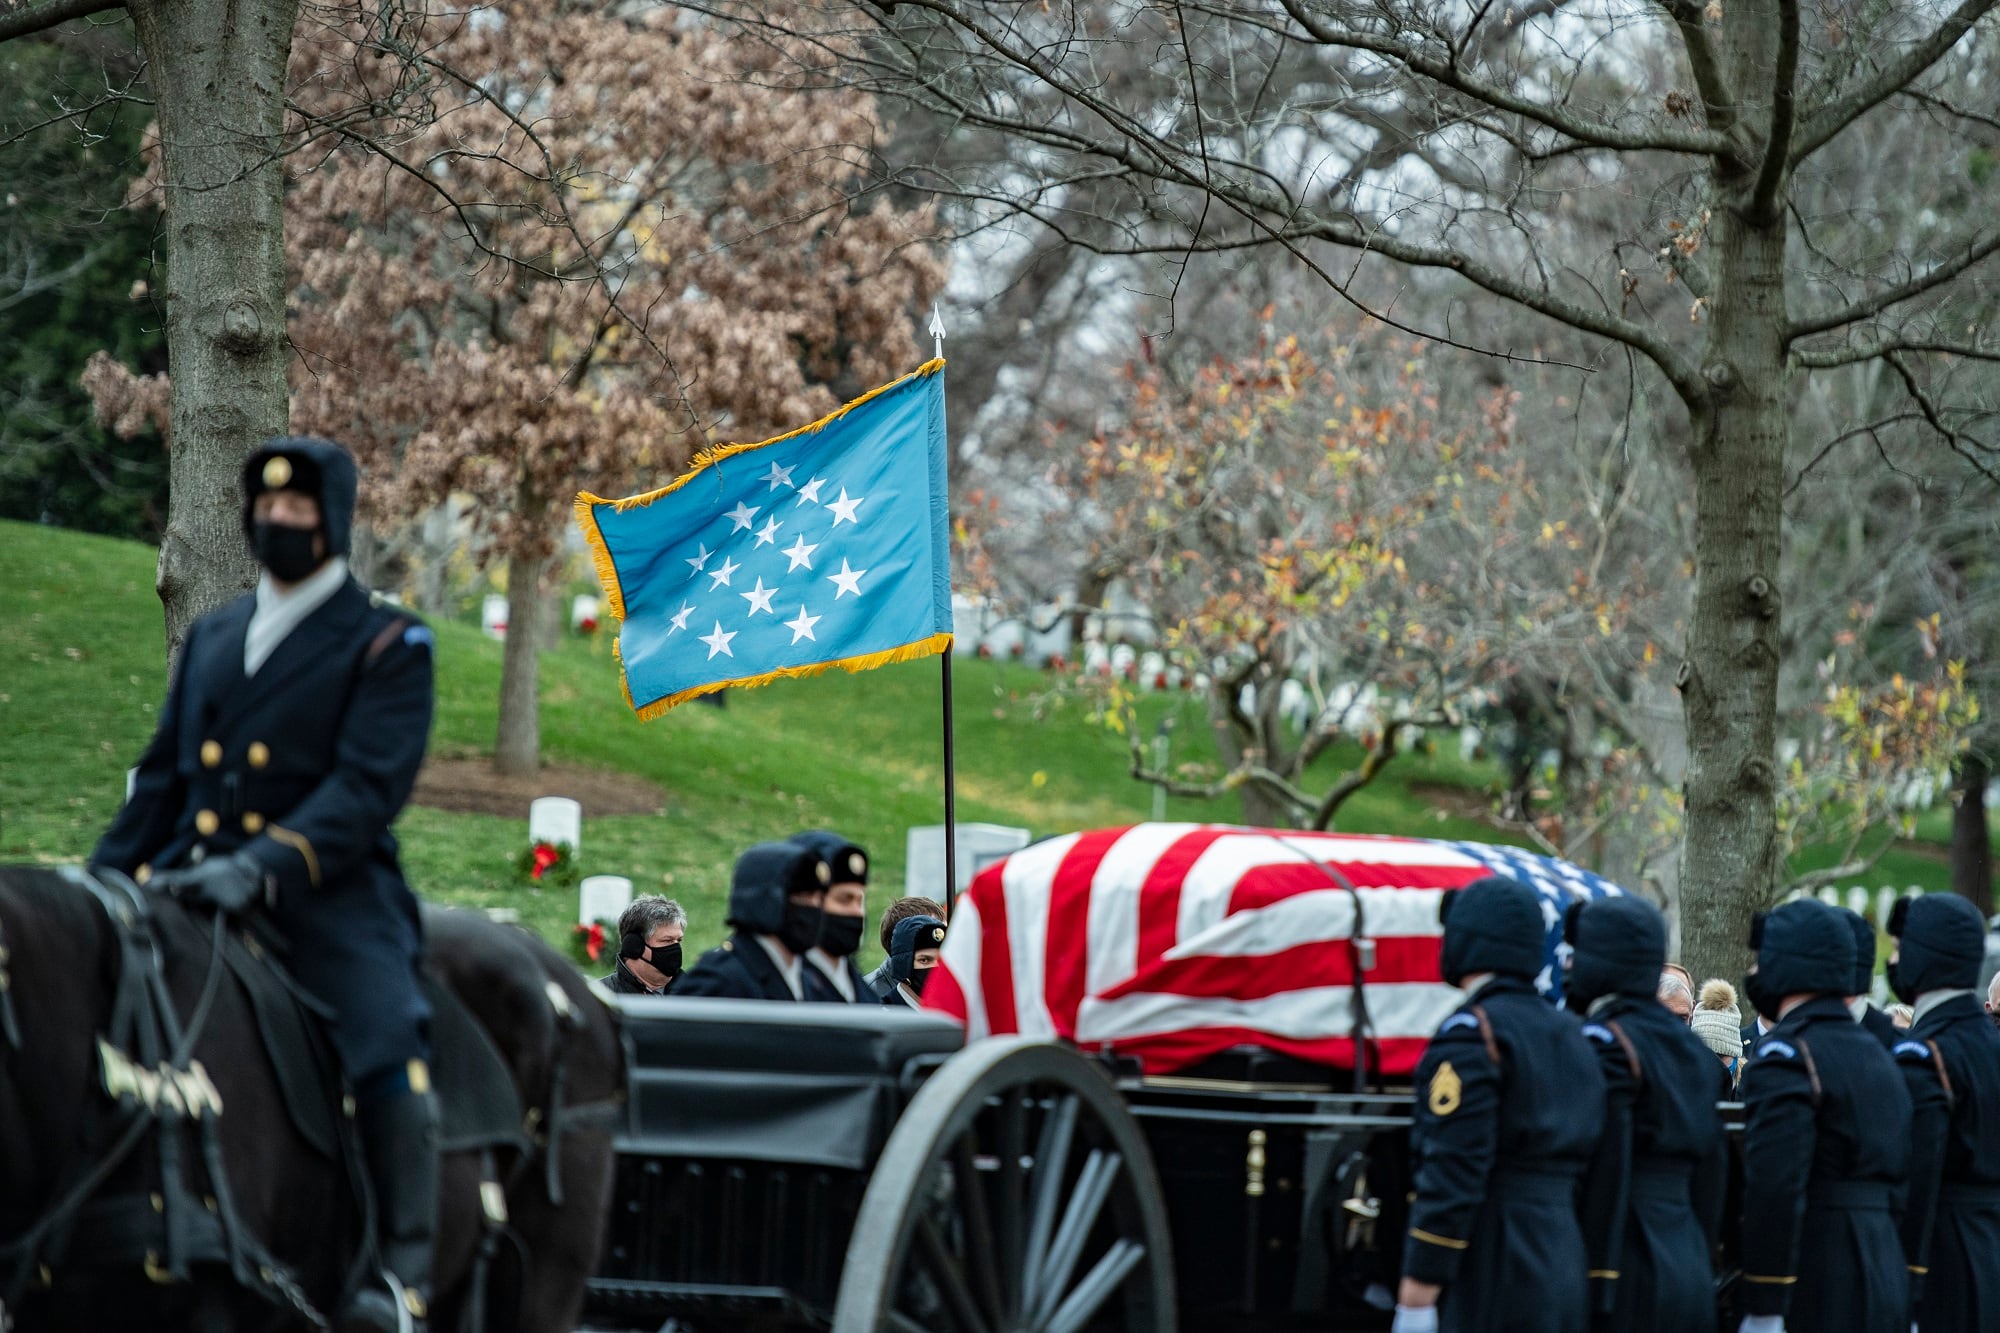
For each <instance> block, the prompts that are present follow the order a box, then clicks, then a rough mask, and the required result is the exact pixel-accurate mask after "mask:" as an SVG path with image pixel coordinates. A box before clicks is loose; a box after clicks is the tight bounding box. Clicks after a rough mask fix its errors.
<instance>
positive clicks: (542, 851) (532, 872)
mask: <svg viewBox="0 0 2000 1333" xmlns="http://www.w3.org/2000/svg"><path fill="white" fill-rule="evenodd" d="M560 860H562V853H561V852H559V851H557V850H556V849H555V848H554V847H552V846H550V845H549V844H548V843H546V842H538V843H536V844H535V863H534V865H533V867H531V868H530V869H529V871H528V878H529V879H540V878H541V877H542V872H543V871H544V870H547V869H548V868H549V867H550V866H552V865H554V864H555V863H556V862H558V861H560ZM595 956H596V955H594V954H593V955H592V957H595Z"/></svg>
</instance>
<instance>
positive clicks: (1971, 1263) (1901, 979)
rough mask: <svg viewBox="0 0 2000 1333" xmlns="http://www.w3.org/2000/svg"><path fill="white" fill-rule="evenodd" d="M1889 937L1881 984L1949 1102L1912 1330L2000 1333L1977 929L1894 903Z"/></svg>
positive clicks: (1938, 908) (1999, 1234)
mask: <svg viewBox="0 0 2000 1333" xmlns="http://www.w3.org/2000/svg"><path fill="white" fill-rule="evenodd" d="M1889 933H1890V934H1891V935H1895V936H1898V937H1899V939H1898V954H1897V957H1896V958H1895V959H1894V960H1892V961H1891V963H1890V965H1889V977H1890V982H1891V984H1892V985H1893V986H1894V987H1895V989H1896V994H1897V996H1898V997H1899V998H1902V999H1905V1000H1906V1001H1911V1002H1914V1003H1916V1004H1917V1005H1918V1006H1919V1016H1918V1018H1917V1021H1916V1023H1915V1024H1914V1025H1912V1027H1911V1029H1910V1032H1909V1036H1910V1038H1911V1039H1912V1040H1914V1041H1916V1042H1918V1043H1919V1044H1921V1045H1922V1046H1923V1047H1924V1049H1925V1050H1926V1051H1928V1052H1931V1053H1933V1054H1934V1056H1935V1058H1936V1059H1937V1060H1938V1062H1939V1064H1940V1066H1941V1067H1942V1069H1943V1071H1944V1077H1945V1078H1946V1079H1948V1080H1949V1083H1950V1089H1949V1091H1950V1097H1951V1101H1950V1119H1949V1123H1948V1124H1947V1126H1946V1128H1945V1131H1944V1133H1943V1134H1942V1135H1940V1136H1939V1138H1940V1139H1941V1145H1940V1146H1941V1149H1942V1152H1941V1162H1940V1167H1941V1175H1942V1179H1943V1182H1944V1183H1943V1185H1942V1187H1941V1188H1940V1189H1939V1191H1938V1199H1937V1211H1936V1220H1935V1222H1934V1223H1933V1226H1932V1230H1931V1236H1930V1256H1929V1257H1930V1263H1929V1268H1930V1272H1929V1273H1928V1274H1927V1275H1926V1276H1925V1277H1924V1280H1923V1288H1922V1294H1921V1296H1920V1297H1919V1298H1918V1300H1917V1326H1918V1328H1919V1329H1921V1330H1922V1333H1986V1331H1987V1330H1991V1329H1996V1328H2000V1032H1996V1031H1994V1028H1993V1024H1992V1022H1991V1021H1990V1020H1989V1019H1988V1017H1987V1014H1986V1011H1985V1009H1984V1008H1983V1007H1982V1005H1981V1004H1980V998H1979V995H1978V993H1977V992H1976V991H1974V990H1972V989H1971V987H1973V986H1974V985H1976V984H1977V982H1978V980H1979V971H1980V966H1981V964H1982V963H1983V961H1984V958H1985V944H1986V925H1985V922H1984V921H1982V920H1981V919H1980V916H1979V909H1978V908H1976V907H1974V906H1973V905H1972V904H1971V903H1968V902H1967V901H1965V899H1963V898H1959V897H1957V896H1955V895H1952V894H1948V893H1940V894H1928V895H1925V896H1924V897H1921V898H1913V899H1905V900H1904V901H1903V902H1901V903H1898V904H1897V905H1896V912H1895V914H1894V915H1893V916H1891V918H1890V922H1889ZM1921 1146H1922V1144H1921V1140H1919V1141H1918V1147H1919V1148H1921ZM1913 1202H1914V1200H1913Z"/></svg>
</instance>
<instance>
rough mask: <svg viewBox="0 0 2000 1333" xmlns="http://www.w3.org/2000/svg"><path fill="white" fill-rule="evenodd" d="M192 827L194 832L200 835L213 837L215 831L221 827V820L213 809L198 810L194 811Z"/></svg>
mask: <svg viewBox="0 0 2000 1333" xmlns="http://www.w3.org/2000/svg"><path fill="white" fill-rule="evenodd" d="M194 827H195V832H197V833H199V834H201V836H202V837H204V838H210V837H214V836H215V831H216V830H217V829H219V828H221V827H222V820H221V819H220V818H218V817H217V816H216V813H215V811H213V810H198V811H196V812H195V817H194Z"/></svg>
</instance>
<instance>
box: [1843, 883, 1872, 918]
mask: <svg viewBox="0 0 2000 1333" xmlns="http://www.w3.org/2000/svg"><path fill="white" fill-rule="evenodd" d="M1847 910H1848V911H1850V912H1852V913H1854V915H1856V916H1867V915H1868V887H1867V886H1866V885H1865V884H1856V885H1855V886H1854V887H1852V888H1850V889H1849V890H1848V891H1847Z"/></svg>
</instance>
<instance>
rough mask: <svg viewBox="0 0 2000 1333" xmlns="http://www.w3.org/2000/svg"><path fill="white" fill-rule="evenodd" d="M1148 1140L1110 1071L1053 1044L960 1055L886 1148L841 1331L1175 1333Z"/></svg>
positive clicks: (848, 1282) (1001, 1045)
mask: <svg viewBox="0 0 2000 1333" xmlns="http://www.w3.org/2000/svg"><path fill="white" fill-rule="evenodd" d="M1171 1250H1172V1247H1171V1243H1170V1241H1169V1237H1168V1230H1167V1214H1166V1206H1165V1203H1164V1201H1163V1200H1162V1198H1161V1195H1160V1182H1159V1178H1158V1177H1157V1176H1156V1175H1155V1174H1154V1172H1153V1161H1152V1157H1151V1155H1150V1154H1149V1153H1148V1152H1147V1150H1146V1141H1145V1138H1144V1136H1143V1135H1141V1133H1140V1132H1139V1126H1138V1123H1137V1122H1136V1121H1134V1120H1133V1118H1132V1116H1131V1113H1130V1112H1128V1111H1127V1110H1126V1108H1125V1103H1124V1102H1123V1101H1122V1100H1121V1099H1120V1097H1119V1096H1118V1092H1117V1090H1116V1089H1115V1088H1114V1087H1112V1085H1111V1081H1110V1080H1109V1079H1107V1078H1106V1077H1105V1076H1104V1075H1103V1074H1102V1073H1100V1072H1099V1071H1098V1070H1097V1069H1096V1068H1095V1067H1093V1066H1092V1065H1091V1064H1090V1063H1089V1062H1088V1061H1086V1060H1085V1059H1084V1058H1083V1057H1081V1056H1079V1055H1077V1054H1076V1053H1075V1052H1073V1051H1071V1050H1069V1049H1068V1048H1066V1047H1062V1046H1059V1045H1056V1044H1054V1043H1052V1042H1044V1041H1036V1040H1031V1039H1027V1038H1018V1037H1017V1038H994V1039H990V1040H986V1041H981V1042H978V1043H975V1044H974V1045H972V1046H970V1047H968V1048H967V1049H966V1050H965V1051H963V1052H961V1053H960V1054H958V1055H955V1056H953V1057H952V1058H951V1059H950V1060H949V1061H948V1062H946V1064H945V1065H944V1067H943V1068H942V1069H940V1070H939V1071H938V1072H937V1073H936V1074H934V1075H933V1076H932V1077H931V1079H930V1080H929V1082H927V1083H925V1084H924V1086H923V1088H922V1089H921V1090H920V1091H919V1092H918V1093H917V1095H916V1096H915V1097H914V1098H912V1099H911V1101H910V1104H909V1107H908V1109H906V1110H905V1111H904V1113H903V1116H902V1119H901V1120H899V1121H898V1122H897V1124H896V1128H895V1131H894V1132H893V1133H892V1134H891V1135H890V1136H889V1142H888V1145H887V1146H886V1147H885V1148H884V1149H883V1150H882V1156H881V1160H880V1161H879V1163H878V1164H877V1166H876V1168H875V1174H874V1176H873V1177H872V1178H871V1179H870V1180H869V1182H868V1191H867V1193H866V1195H865V1196H864V1197H863V1199H862V1202H861V1217H860V1220H859V1221H858V1222H857V1223H856V1225H855V1228H854V1236H853V1239H852V1241H851V1242H850V1243H849V1245H848V1247H847V1262H846V1267H845V1268H844V1269H843V1270H842V1273H841V1282H840V1298H839V1303H838V1304H837V1306H836V1307H835V1313H834V1321H833V1326H834V1330H835V1333H1086V1330H1091V1331H1095V1330H1111V1329H1116V1330H1129V1331H1130V1333H1174V1328H1175V1317H1174V1282H1173V1258H1172V1253H1171Z"/></svg>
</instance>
